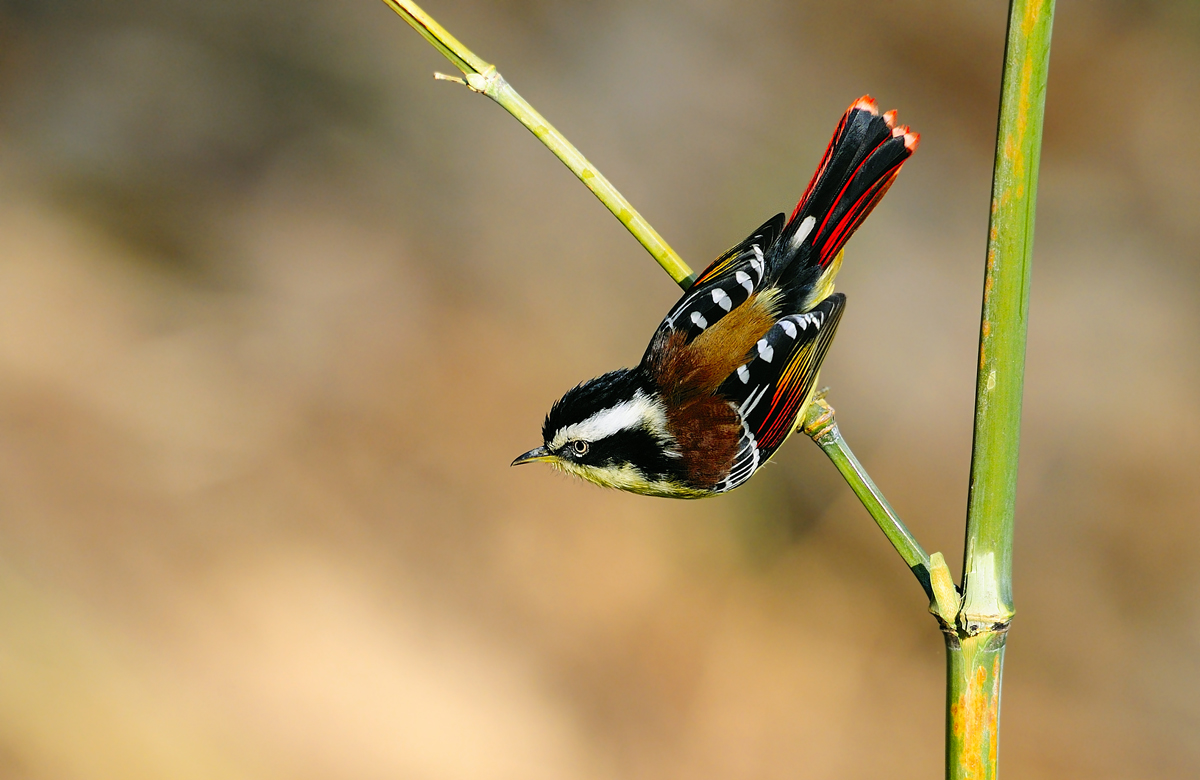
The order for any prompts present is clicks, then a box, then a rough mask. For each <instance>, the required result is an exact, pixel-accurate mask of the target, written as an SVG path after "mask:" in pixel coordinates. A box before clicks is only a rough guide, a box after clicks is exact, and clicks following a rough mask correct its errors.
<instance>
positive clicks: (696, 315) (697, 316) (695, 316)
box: [692, 311, 708, 330]
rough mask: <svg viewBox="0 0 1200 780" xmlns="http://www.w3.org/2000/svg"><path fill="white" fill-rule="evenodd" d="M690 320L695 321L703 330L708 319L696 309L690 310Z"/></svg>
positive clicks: (706, 325)
mask: <svg viewBox="0 0 1200 780" xmlns="http://www.w3.org/2000/svg"><path fill="white" fill-rule="evenodd" d="M692 322H693V323H695V324H696V326H697V327H699V328H700V330H704V329H705V328H707V327H708V320H706V319H704V315H703V314H701V313H700V312H698V311H694V312H692Z"/></svg>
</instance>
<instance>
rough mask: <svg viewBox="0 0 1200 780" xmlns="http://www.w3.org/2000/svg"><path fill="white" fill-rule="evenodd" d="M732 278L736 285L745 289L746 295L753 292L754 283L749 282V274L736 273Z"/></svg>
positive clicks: (743, 272)
mask: <svg viewBox="0 0 1200 780" xmlns="http://www.w3.org/2000/svg"><path fill="white" fill-rule="evenodd" d="M733 278H734V279H736V280H737V283H738V284H740V285H741V286H742V287H745V288H746V292H747V293H752V292H754V282H752V281H750V274H748V273H746V272H745V271H738V272H737V273H736V274H734V275H733Z"/></svg>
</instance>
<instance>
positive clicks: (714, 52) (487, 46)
mask: <svg viewBox="0 0 1200 780" xmlns="http://www.w3.org/2000/svg"><path fill="white" fill-rule="evenodd" d="M735 5H736V7H737V10H733V8H734V6H735ZM426 8H427V10H428V11H429V12H430V13H431V14H433V15H434V16H435V18H437V19H439V20H440V21H441V22H442V23H444V24H445V25H446V26H447V27H448V28H449V29H450V30H451V31H452V32H454V33H455V34H456V35H458V36H459V37H460V38H461V39H462V40H464V41H465V42H467V44H468V45H470V46H472V47H474V48H475V49H476V50H477V51H478V52H479V53H480V54H481V55H482V56H484V57H485V58H488V59H490V60H491V61H493V62H496V63H498V65H499V67H500V69H501V71H502V72H503V73H504V74H505V75H506V76H507V77H508V79H509V80H510V81H511V82H512V83H513V84H514V85H515V86H516V87H517V89H519V90H520V91H521V92H522V94H524V95H525V96H526V97H527V98H529V99H530V100H531V101H532V102H533V103H534V105H536V106H537V107H538V108H539V109H541V110H542V111H543V112H544V113H545V114H546V115H547V116H548V117H550V118H551V120H552V121H554V122H555V123H556V124H557V125H558V126H559V127H560V128H561V129H562V130H563V131H564V132H565V133H566V134H567V135H568V137H570V138H571V139H572V140H573V141H574V142H575V143H576V144H577V145H579V146H580V148H581V149H583V150H584V151H585V153H587V154H588V155H589V156H590V157H591V158H592V160H593V161H594V162H595V163H596V164H597V165H598V166H599V167H600V168H601V170H603V171H604V172H605V173H606V174H607V175H608V176H609V177H610V178H611V179H612V180H613V181H614V182H616V183H617V185H618V186H619V187H621V188H622V190H623V191H624V192H625V194H626V195H627V196H628V197H629V198H630V199H631V200H632V201H633V202H634V203H636V204H637V205H638V206H639V207H640V208H641V209H642V210H643V211H644V213H645V214H646V216H647V217H648V218H649V219H650V220H651V221H652V222H653V223H654V224H655V225H656V227H658V229H659V230H660V231H661V232H662V233H663V235H664V236H666V237H667V239H668V240H669V241H671V242H672V243H673V245H674V246H675V248H676V249H677V250H679V251H680V253H681V254H682V255H683V256H684V257H685V258H687V259H688V260H689V261H690V262H691V264H692V265H693V267H695V268H697V269H699V268H701V267H703V266H704V265H706V264H707V262H708V260H709V259H710V258H712V257H713V256H715V255H716V254H717V253H718V252H720V251H721V250H723V249H724V248H725V247H727V246H729V245H731V244H733V243H734V242H736V241H738V240H740V239H741V238H742V237H743V236H744V235H745V234H746V233H748V232H749V230H751V229H752V228H754V227H755V226H757V225H758V224H759V223H760V222H761V221H762V220H763V219H765V218H766V217H767V216H769V215H771V214H773V213H775V212H776V211H781V210H787V209H790V208H791V206H792V205H793V203H794V202H795V200H796V198H797V197H798V195H799V193H800V192H801V191H802V189H803V187H804V185H805V183H806V182H807V180H808V177H809V175H810V173H811V171H812V169H813V167H814V166H815V164H816V161H817V159H818V157H819V155H820V153H821V151H822V150H823V148H824V145H825V142H826V140H827V138H828V135H829V133H830V131H831V130H832V128H833V125H834V123H835V122H836V121H837V118H838V117H839V115H840V114H841V112H842V111H843V110H844V109H845V107H846V106H847V105H848V104H849V103H850V102H851V101H852V100H853V99H854V98H856V97H858V96H859V95H861V94H863V93H864V92H870V93H871V94H873V95H875V96H876V97H877V98H878V99H879V101H880V103H881V105H882V106H883V107H884V108H893V107H895V108H898V109H899V110H900V117H901V121H904V122H907V123H910V124H911V125H912V126H913V127H914V128H915V129H917V130H918V131H920V132H921V133H922V136H923V140H922V145H921V150H920V152H919V153H918V155H917V156H916V157H915V158H914V160H913V161H912V162H911V163H909V165H908V166H907V167H906V169H905V171H904V174H903V176H901V178H900V180H899V182H898V184H897V185H896V186H895V187H894V188H893V189H892V191H891V194H890V196H889V197H888V198H887V199H886V200H885V201H884V202H883V204H882V205H881V207H880V208H879V209H878V210H877V211H876V213H875V215H874V216H873V217H872V218H871V219H870V220H869V221H868V222H867V223H866V225H865V226H864V227H863V228H862V230H861V231H860V232H859V234H858V236H857V237H856V238H855V239H854V240H853V241H851V243H850V245H849V249H848V252H847V262H846V266H845V270H844V272H843V275H842V278H841V280H840V284H839V289H841V290H843V291H844V292H846V293H847V294H848V295H849V298H850V308H849V311H848V315H847V317H846V319H845V320H844V322H843V324H842V327H841V333H840V336H839V338H838V341H837V347H836V349H834V350H833V353H832V355H831V357H830V359H829V361H828V363H827V365H826V369H825V371H824V372H823V375H822V379H823V381H824V382H825V383H827V384H829V385H831V386H832V388H833V393H832V396H831V398H832V400H833V402H834V404H835V405H836V406H837V408H838V410H839V416H840V419H841V421H842V427H843V429H844V430H845V432H846V434H847V436H848V437H849V439H850V441H851V442H852V443H853V445H854V446H855V448H856V450H857V452H858V454H859V456H860V457H861V458H862V459H863V460H864V461H865V462H866V464H867V465H868V467H869V468H870V469H871V471H872V473H873V475H874V476H875V478H876V479H877V481H878V482H879V483H880V485H881V486H882V487H883V488H884V490H885V491H886V492H887V493H888V495H889V497H890V498H891V500H892V502H893V503H894V504H895V505H896V506H897V508H898V509H899V511H900V512H901V514H902V515H903V516H904V517H905V518H907V519H908V521H909V523H910V525H911V526H912V527H913V529H914V530H915V531H916V533H917V534H918V536H919V537H920V538H921V539H922V541H923V542H924V543H925V545H926V547H927V548H928V549H930V550H942V551H944V552H945V553H946V554H947V557H948V558H949V559H950V561H951V565H952V568H953V569H954V570H955V571H957V569H958V566H959V563H960V560H961V548H962V525H963V512H964V499H965V489H966V482H967V469H968V461H969V450H970V432H971V412H972V403H973V401H972V395H973V390H974V371H973V365H974V361H975V341H976V335H977V330H978V307H979V293H980V289H981V280H982V267H983V248H984V238H985V232H986V218H987V210H988V196H989V186H990V175H991V155H992V144H993V134H994V131H995V115H996V101H997V95H998V90H999V74H1000V62H1001V55H1002V45H1003V35H1004V22H1005V15H1006V4H1005V3H1002V2H987V3H958V4H953V3H935V2H928V1H918V2H909V3H903V4H900V3H890V2H869V1H868V0H856V1H855V2H843V3H820V2H807V3H794V2H777V1H775V2H757V3H750V4H728V3H718V2H712V1H711V0H693V1H692V2H678V3H667V2H658V1H651V2H632V1H630V0H622V1H619V2H603V3H589V2H582V1H579V2H550V1H548V0H547V1H546V2H537V1H536V0H501V1H500V2H468V0H427V2H426ZM450 69H451V67H450V66H449V64H448V63H446V62H445V61H444V60H442V59H441V58H440V56H439V55H438V54H437V53H436V52H435V51H434V50H433V49H432V48H431V47H430V46H429V45H428V44H427V43H425V42H424V41H423V40H421V39H420V38H419V37H418V36H417V35H416V34H415V33H414V32H413V31H412V30H410V29H409V28H408V27H407V26H406V25H404V24H403V22H401V20H400V19H399V18H398V17H396V16H395V15H394V14H393V13H392V12H391V11H389V10H388V9H387V8H386V7H385V6H384V5H383V4H382V3H379V2H377V0H326V2H314V1H313V0H290V1H289V2H284V1H283V0H259V1H258V2H253V3H241V2H229V1H228V0H210V2H204V3H192V2H183V1H182V0H125V2H91V3H84V2H72V1H69V0H4V1H3V2H0V777H3V778H13V779H14V780H16V779H20V780H35V779H36V780H41V779H43V778H47V779H49V778H66V779H74V778H79V779H81V780H83V779H87V780H90V779H91V778H122V779H124V778H238V779H241V778H247V779H249V778H281V779H282V778H297V779H298V780H299V779H303V780H309V779H310V778H311V779H312V780H317V779H318V778H355V779H356V780H357V779H363V778H368V779H369V778H413V779H415V780H425V779H428V780H442V779H445V780H459V779H462V780H468V779H471V780H473V779H475V778H480V779H489V780H490V779H491V778H496V779H498V780H499V779H504V780H508V779H510V778H511V779H514V780H515V779H518V778H519V779H521V780H541V779H542V778H546V779H551V778H553V779H555V780H558V779H562V778H572V779H575V778H579V779H581V780H610V779H612V780H616V779H617V778H621V779H627V778H647V779H648V778H713V779H716V778H764V779H765V778H794V777H805V778H810V777H811V778H855V777H877V776H886V777H897V778H900V777H905V778H907V777H912V778H928V777H937V776H939V774H940V772H941V769H940V767H941V751H942V733H941V725H942V717H943V715H942V706H943V705H942V696H943V687H942V686H943V683H942V675H943V666H942V665H943V656H942V647H941V641H940V638H939V635H938V632H937V631H936V628H935V625H934V623H933V620H932V619H931V618H930V617H928V616H927V615H926V614H925V612H924V611H925V603H924V600H923V598H922V597H921V593H920V591H919V589H918V587H917V586H916V584H915V583H914V582H913V581H912V579H911V576H910V575H909V573H908V571H907V570H906V569H905V567H904V566H903V564H902V563H901V562H900V561H899V559H898V558H897V557H896V556H895V555H894V554H893V553H892V551H891V550H890V549H889V548H888V546H887V544H886V542H885V541H884V539H883V537H882V536H881V535H880V534H879V532H878V531H877V530H876V529H875V528H874V527H873V525H872V524H871V522H870V520H869V519H868V517H867V515H866V514H865V512H864V511H863V510H862V508H861V507H860V506H859V505H858V504H857V503H856V502H855V500H854V499H853V497H852V496H851V494H850V492H849V490H848V489H847V488H846V487H845V485H844V484H842V483H841V481H840V479H839V478H838V477H837V475H836V473H835V472H834V470H833V468H832V467H831V466H830V465H829V464H828V463H827V462H825V460H824V458H823V456H822V455H821V454H820V452H819V451H818V450H817V449H816V448H815V447H813V446H812V445H811V444H809V443H808V442H806V441H804V440H801V439H796V440H794V441H793V442H792V443H791V444H789V445H788V446H787V447H786V448H785V449H784V450H783V451H782V452H781V453H780V455H779V457H777V458H776V464H777V465H774V466H773V467H772V468H768V469H765V470H764V471H763V472H762V473H760V475H759V476H757V477H756V478H755V479H754V480H753V481H752V482H751V483H750V484H749V485H748V486H747V487H746V488H744V489H742V490H740V491H738V492H737V493H735V494H733V495H731V496H728V497H723V498H720V499H715V500H710V501H702V502H670V501H665V500H656V499H647V498H641V497H636V496H629V495H624V494H620V493H615V492H604V491H601V490H599V489H597V488H593V487H591V486H588V485H584V484H582V483H576V482H572V481H569V480H568V479H566V478H565V477H561V476H557V475H555V474H553V473H552V472H551V471H550V470H549V469H545V468H540V467H539V468H528V469H522V470H510V469H509V468H508V463H509V461H510V460H511V458H512V457H513V456H515V455H516V454H517V453H519V452H522V451H524V450H525V449H528V448H529V447H532V446H534V445H535V444H536V443H537V442H538V432H539V426H540V422H541V417H542V415H543V414H544V413H545V411H546V409H547V408H548V405H549V403H550V402H551V401H552V400H553V399H555V398H556V397H558V395H559V394H560V393H561V392H562V391H563V390H565V389H566V388H567V387H569V386H570V385H572V384H574V383H575V382H577V381H579V380H581V379H584V378H587V377H590V376H593V375H595V374H598V373H600V372H602V371H605V370H608V369H610V368H614V367H616V366H619V365H622V364H628V363H631V362H633V361H636V360H637V359H638V357H639V356H640V355H641V352H642V349H643V348H644V345H645V341H646V339H647V338H648V336H649V334H650V333H651V331H652V329H653V328H654V326H655V325H656V324H657V322H658V320H659V318H660V316H661V315H662V314H663V312H665V311H666V309H667V307H668V306H669V305H670V304H671V302H672V301H673V300H674V299H675V297H676V296H677V294H678V291H677V289H676V288H675V287H674V285H673V284H672V283H671V282H670V280H669V279H668V278H667V277H666V275H665V274H663V273H662V272H661V271H660V270H659V269H658V268H657V267H656V266H655V265H654V264H653V262H652V261H651V260H650V259H649V258H648V257H647V256H646V255H645V253H644V252H643V251H642V250H641V248H640V247H638V246H637V244H636V243H635V242H634V241H633V240H632V239H631V238H630V237H629V236H628V235H626V234H625V232H624V230H623V229H622V228H621V227H620V225H619V224H618V223H617V222H616V221H615V220H613V219H612V218H611V216H610V215H609V214H608V213H607V212H606V211H605V210H604V209H603V208H602V207H601V206H600V205H599V204H598V203H597V202H595V201H594V200H593V199H592V197H591V196H590V195H589V194H588V193H587V192H586V191H585V190H584V188H583V187H581V186H580V185H579V184H578V182H576V181H575V180H574V179H573V178H572V177H571V176H570V175H569V174H568V173H567V172H566V171H565V169H563V168H562V167H561V165H560V164H559V163H558V162H557V161H555V160H554V159H553V158H552V157H551V156H550V154H549V153H547V152H546V151H545V150H544V149H543V148H542V147H541V146H540V144H538V143H537V142H536V140H535V139H534V138H533V137H531V136H530V135H529V134H528V133H527V132H526V131H525V130H524V129H522V128H521V127H520V126H518V125H517V124H516V123H515V122H514V121H513V120H512V119H511V118H509V117H508V116H507V115H506V114H504V112H503V111H502V110H500V109H499V108H498V107H496V106H495V105H492V104H491V103H490V102H489V101H487V100H485V99H483V98H481V97H479V96H476V95H473V94H471V93H469V92H467V91H466V90H465V89H463V88H461V87H458V86H455V85H453V84H448V83H445V82H435V81H434V80H433V79H432V78H431V74H432V72H433V71H434V70H443V71H447V70H450ZM1197 105H1200V6H1197V4H1195V3H1193V2H1189V0H1178V1H1177V2H1168V1H1167V0H1162V1H1155V0H1143V1H1141V2H1138V1H1135V0H1128V1H1127V2H1119V1H1118V0H1104V1H1098V2H1088V3H1083V2H1070V1H1069V0H1064V2H1062V3H1060V4H1059V9H1058V18H1057V19H1056V23H1055V42H1054V53H1053V58H1052V65H1051V83H1050V88H1049V99H1048V106H1047V111H1046V133H1045V150H1044V154H1043V168H1042V179H1041V181H1042V188H1041V198H1040V202H1039V216H1038V234H1037V251H1036V262H1035V274H1036V275H1035V278H1034V284H1033V302H1032V319H1031V324H1030V342H1029V365H1028V379H1027V401H1026V406H1025V430H1024V440H1023V444H1024V447H1023V455H1022V474H1021V481H1020V500H1019V506H1018V531H1017V546H1018V549H1017V557H1016V562H1017V563H1016V595H1017V609H1018V618H1017V620H1016V622H1015V624H1014V628H1013V630H1012V634H1011V636H1010V648H1009V656H1008V662H1009V663H1008V669H1007V672H1006V675H1005V692H1004V708H1003V715H1004V719H1003V739H1002V767H1003V770H1004V773H1005V775H1006V776H1007V777H1012V778H1049V777H1054V778H1065V777H1080V778H1142V777H1155V778H1164V777H1186V776H1193V773H1194V772H1195V766H1196V765H1197V762H1198V761H1200V704H1198V703H1197V702H1198V701H1200V663H1198V662H1197V654H1198V651H1200V628H1198V626H1200V567H1197V565H1196V560H1197V556H1200V534H1198V533H1197V530H1198V529H1197V522H1196V521H1197V517H1198V515H1200V485H1198V484H1197V479H1196V472H1197V464H1198V463H1200V435H1198V433H1197V431H1198V429H1200V425H1198V423H1200V392H1198V390H1197V387H1198V384H1200V360H1198V358H1200V338H1198V337H1197V333H1198V332H1200V317H1198V315H1197V312H1198V307H1197V297H1198V289H1200V287H1198V281H1200V269H1198V267H1197V262H1196V261H1197V249H1196V247H1197V245H1198V243H1200V222H1198V221H1197V219H1196V215H1197V211H1198V208H1200V178H1198V177H1197V172H1198V171H1200V144H1197V143H1196V141H1195V131H1194V124H1195V122H1194V119H1193V114H1194V113H1195V109H1196V106H1197Z"/></svg>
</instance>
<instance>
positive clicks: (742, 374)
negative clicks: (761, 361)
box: [737, 366, 750, 385]
mask: <svg viewBox="0 0 1200 780" xmlns="http://www.w3.org/2000/svg"><path fill="white" fill-rule="evenodd" d="M737 375H738V379H740V380H742V384H744V385H748V384H750V369H748V368H746V367H745V366H738V370H737Z"/></svg>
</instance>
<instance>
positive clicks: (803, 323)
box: [796, 314, 808, 330]
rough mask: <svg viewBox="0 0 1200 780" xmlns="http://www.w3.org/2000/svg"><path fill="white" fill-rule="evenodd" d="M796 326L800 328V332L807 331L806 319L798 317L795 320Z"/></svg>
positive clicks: (802, 316) (801, 316) (805, 317)
mask: <svg viewBox="0 0 1200 780" xmlns="http://www.w3.org/2000/svg"><path fill="white" fill-rule="evenodd" d="M796 324H797V325H799V326H800V330H808V317H807V316H806V315H803V314H802V315H800V316H799V317H797V318H796Z"/></svg>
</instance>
